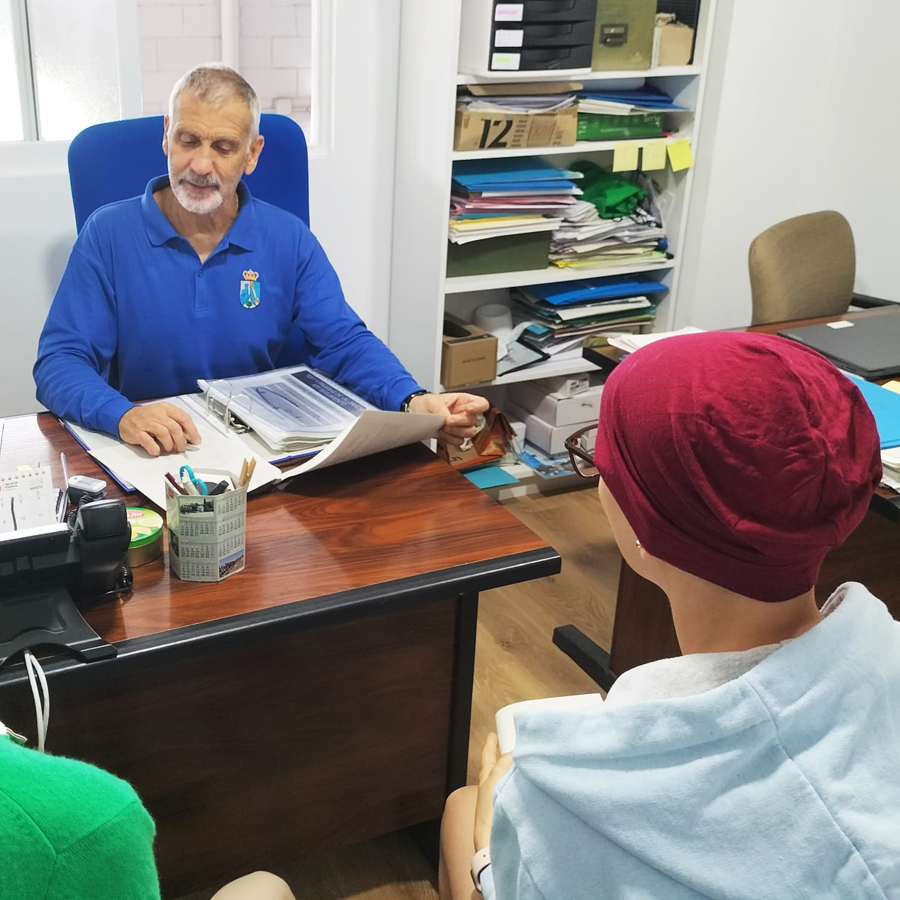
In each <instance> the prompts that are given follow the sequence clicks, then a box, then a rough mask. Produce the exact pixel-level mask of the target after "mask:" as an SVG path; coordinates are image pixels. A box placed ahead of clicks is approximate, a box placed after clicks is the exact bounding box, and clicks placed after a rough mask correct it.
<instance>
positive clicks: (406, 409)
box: [400, 390, 431, 412]
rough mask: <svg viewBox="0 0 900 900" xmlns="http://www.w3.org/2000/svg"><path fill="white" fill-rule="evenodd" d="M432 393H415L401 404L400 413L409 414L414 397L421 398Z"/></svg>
mask: <svg viewBox="0 0 900 900" xmlns="http://www.w3.org/2000/svg"><path fill="white" fill-rule="evenodd" d="M430 393H431V391H421V390H419V391H413V392H412V393H411V394H410V395H409V396H408V397H407V398H406V399H405V400H404V401H403V402H402V403H401V404H400V412H409V404H410V403H411V402H412V398H413V397H421V396H422V394H430Z"/></svg>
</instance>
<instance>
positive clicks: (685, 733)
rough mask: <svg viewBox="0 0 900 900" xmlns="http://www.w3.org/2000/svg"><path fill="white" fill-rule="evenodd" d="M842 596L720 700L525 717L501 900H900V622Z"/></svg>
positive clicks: (498, 815) (504, 814) (500, 870)
mask: <svg viewBox="0 0 900 900" xmlns="http://www.w3.org/2000/svg"><path fill="white" fill-rule="evenodd" d="M840 595H842V596H843V599H842V602H840V605H839V606H837V608H836V609H835V610H834V611H833V612H832V613H831V614H830V615H828V616H827V617H826V618H825V619H824V620H823V621H822V622H821V623H820V624H818V625H816V626H815V627H814V628H812V629H811V630H810V631H808V632H806V633H805V634H803V635H801V636H800V637H798V638H796V639H795V640H792V641H789V642H787V643H785V644H783V645H782V646H781V647H779V648H778V649H777V650H775V652H774V653H772V654H771V655H770V656H768V657H767V658H766V659H764V660H763V661H762V662H760V663H759V664H757V665H756V666H754V667H753V668H751V669H750V670H749V671H748V672H746V673H745V674H743V675H741V676H740V677H738V678H735V679H734V680H732V681H729V682H727V683H726V684H723V685H720V686H719V687H715V688H713V689H712V690H709V691H706V692H704V693H701V694H697V695H694V696H688V697H680V698H675V699H666V700H650V701H645V702H638V703H634V704H631V705H624V706H612V705H610V707H609V708H606V709H600V710H598V711H596V712H591V713H584V712H568V713H567V712H553V713H551V712H543V713H540V712H538V713H532V714H523V715H521V716H519V717H517V719H516V733H517V737H516V747H515V751H514V765H513V766H512V768H511V769H510V771H509V773H507V775H506V776H505V777H504V778H503V779H502V780H501V781H500V783H499V784H498V786H497V789H496V792H495V804H494V823H493V828H492V831H491V858H492V865H491V866H490V867H489V868H488V869H486V870H485V872H484V873H483V875H482V884H483V887H484V894H485V898H486V900H495V898H496V900H531V898H535V900H537V898H546V900H550V898H554V900H557V898H558V900H588V898H589V900H598V898H616V900H638V898H640V900H645V898H646V900H650V898H653V900H682V898H691V900H695V898H701V897H703V898H717V900H744V898H747V900H750V898H753V900H781V898H785V900H787V898H791V900H793V898H801V897H810V898H816V900H824V898H835V900H837V898H841V900H847V898H866V900H868V898H873V900H874V898H879V900H884V898H900V622H895V621H894V620H893V619H892V618H891V616H890V614H889V612H888V611H887V609H886V608H885V606H884V604H883V603H881V601H879V600H877V599H876V598H875V597H873V596H872V595H871V594H870V593H869V592H868V591H867V590H866V589H865V588H864V587H863V586H862V585H859V584H853V583H850V584H846V585H843V586H842V587H841V588H839V589H838V592H837V595H836V596H838V597H840ZM649 665H651V666H652V665H654V664H653V663H650V664H649Z"/></svg>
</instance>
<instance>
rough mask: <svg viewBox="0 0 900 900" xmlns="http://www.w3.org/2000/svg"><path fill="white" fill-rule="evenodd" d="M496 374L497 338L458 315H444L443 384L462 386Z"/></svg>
mask: <svg viewBox="0 0 900 900" xmlns="http://www.w3.org/2000/svg"><path fill="white" fill-rule="evenodd" d="M496 377H497V338H496V337H495V336H494V335H492V334H488V333H487V332H486V331H482V330H481V329H480V328H479V327H478V326H477V325H470V324H469V323H468V322H463V321H462V319H457V318H456V316H451V315H449V314H448V315H446V316H445V317H444V335H443V338H442V340H441V384H442V385H443V386H444V388H455V387H463V386H465V385H469V384H481V383H483V382H486V381H493V380H494V379H495V378H496Z"/></svg>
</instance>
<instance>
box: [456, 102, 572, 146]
mask: <svg viewBox="0 0 900 900" xmlns="http://www.w3.org/2000/svg"><path fill="white" fill-rule="evenodd" d="M577 129H578V109H577V107H575V106H567V107H565V109H557V110H553V111H552V112H538V113H527V114H522V115H517V114H515V113H501V112H496V111H494V112H488V111H486V110H483V111H478V112H475V111H471V110H466V109H458V110H457V111H456V130H455V131H454V134H453V149H454V150H485V149H490V148H493V147H496V148H498V149H501V148H502V149H509V148H514V147H571V146H572V145H573V144H574V143H575V133H576V131H577Z"/></svg>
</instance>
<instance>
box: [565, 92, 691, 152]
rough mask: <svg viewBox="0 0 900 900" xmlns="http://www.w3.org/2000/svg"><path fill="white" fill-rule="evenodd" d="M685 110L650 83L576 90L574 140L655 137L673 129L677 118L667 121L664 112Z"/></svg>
mask: <svg viewBox="0 0 900 900" xmlns="http://www.w3.org/2000/svg"><path fill="white" fill-rule="evenodd" d="M686 112H690V110H688V109H686V108H685V107H683V106H679V105H678V104H677V103H675V102H674V101H673V100H672V98H671V97H670V96H669V95H668V94H666V93H664V92H663V91H661V90H659V89H658V88H654V87H650V86H645V87H642V88H640V89H639V90H635V91H591V90H587V91H585V90H582V91H579V92H578V139H579V140H582V141H606V140H618V139H620V138H634V137H659V136H661V135H663V134H666V133H667V132H670V131H673V130H677V121H676V122H673V121H667V119H670V117H668V115H667V114H669V113H686ZM671 118H674V117H671Z"/></svg>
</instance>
